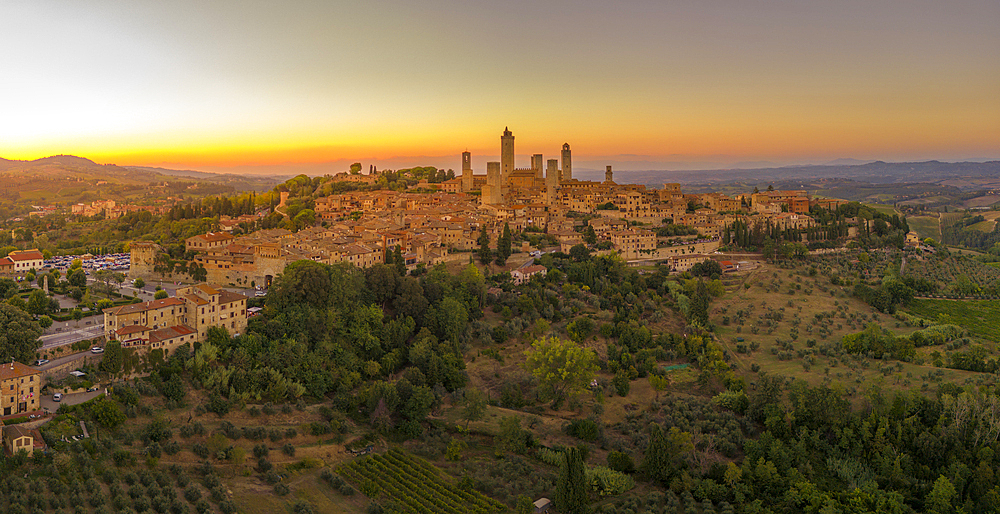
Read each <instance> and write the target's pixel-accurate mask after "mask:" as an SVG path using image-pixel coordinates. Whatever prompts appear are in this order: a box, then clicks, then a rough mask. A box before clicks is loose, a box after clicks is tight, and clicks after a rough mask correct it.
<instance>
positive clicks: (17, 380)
mask: <svg viewBox="0 0 1000 514" xmlns="http://www.w3.org/2000/svg"><path fill="white" fill-rule="evenodd" d="M41 391H42V372H41V371H38V370H37V369H35V368H32V367H29V366H25V365H24V364H21V363H20V362H11V363H8V364H0V412H2V413H3V415H4V416H10V415H13V414H21V413H26V412H32V411H36V410H39V408H40V407H39V405H41V404H40V403H39V401H38V399H39V398H40V397H41Z"/></svg>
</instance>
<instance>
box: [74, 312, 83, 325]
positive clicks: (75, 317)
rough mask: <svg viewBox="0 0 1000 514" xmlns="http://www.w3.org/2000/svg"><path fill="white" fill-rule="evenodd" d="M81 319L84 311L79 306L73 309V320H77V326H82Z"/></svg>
mask: <svg viewBox="0 0 1000 514" xmlns="http://www.w3.org/2000/svg"><path fill="white" fill-rule="evenodd" d="M81 319H83V311H82V310H80V309H79V308H76V309H73V321H75V322H76V326H80V320H81Z"/></svg>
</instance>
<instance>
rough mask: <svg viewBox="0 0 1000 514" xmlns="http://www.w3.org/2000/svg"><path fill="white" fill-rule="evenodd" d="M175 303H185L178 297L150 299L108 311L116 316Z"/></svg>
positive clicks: (170, 305)
mask: <svg viewBox="0 0 1000 514" xmlns="http://www.w3.org/2000/svg"><path fill="white" fill-rule="evenodd" d="M175 305H184V302H182V301H181V300H179V299H177V298H163V299H162V300H150V301H148V302H142V303H133V304H131V305H122V306H121V307H118V308H116V309H111V310H108V311H105V312H107V313H108V314H111V315H114V316H121V315H123V314H134V313H136V312H145V311H150V310H154V309H162V308H164V307H172V306H175Z"/></svg>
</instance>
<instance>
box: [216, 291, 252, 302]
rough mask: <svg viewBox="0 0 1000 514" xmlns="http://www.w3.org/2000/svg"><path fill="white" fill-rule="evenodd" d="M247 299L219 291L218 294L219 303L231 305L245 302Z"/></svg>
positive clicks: (237, 294)
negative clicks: (241, 301)
mask: <svg viewBox="0 0 1000 514" xmlns="http://www.w3.org/2000/svg"><path fill="white" fill-rule="evenodd" d="M246 299H247V297H246V296H244V295H241V294H239V293H233V292H230V291H221V292H220V293H219V303H232V302H238V301H240V300H246Z"/></svg>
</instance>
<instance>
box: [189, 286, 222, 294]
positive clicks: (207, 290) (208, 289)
mask: <svg viewBox="0 0 1000 514" xmlns="http://www.w3.org/2000/svg"><path fill="white" fill-rule="evenodd" d="M195 287H197V288H198V289H200V290H201V291H202V292H204V293H205V294H210V295H216V294H219V290H218V289H216V288H214V287H212V286H210V285H208V284H198V285H197V286H195Z"/></svg>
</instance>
